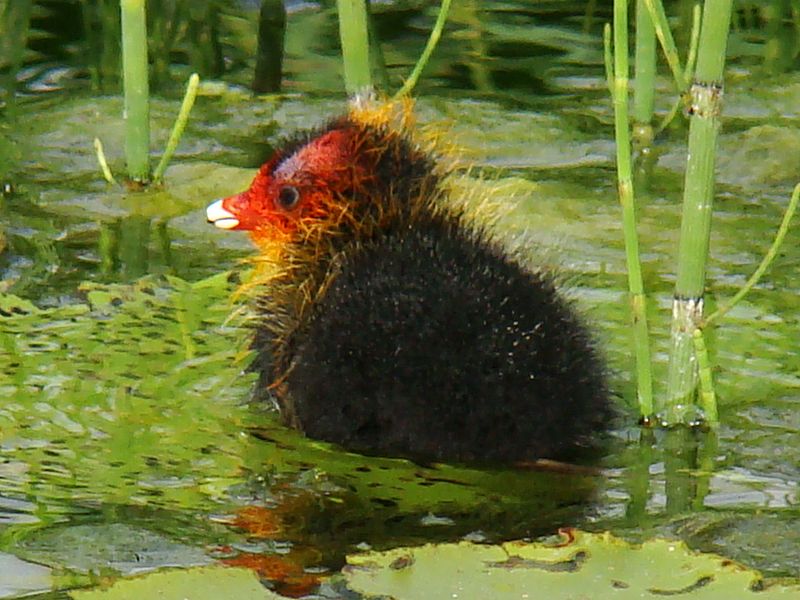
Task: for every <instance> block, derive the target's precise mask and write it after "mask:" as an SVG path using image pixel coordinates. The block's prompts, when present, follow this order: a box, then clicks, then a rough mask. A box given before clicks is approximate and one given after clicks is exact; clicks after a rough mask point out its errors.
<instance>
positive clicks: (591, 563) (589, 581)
mask: <svg viewBox="0 0 800 600" xmlns="http://www.w3.org/2000/svg"><path fill="white" fill-rule="evenodd" d="M347 560H348V563H349V564H348V566H347V567H345V569H344V574H345V577H346V579H347V582H348V585H349V587H350V588H351V589H353V590H355V591H357V592H359V593H362V594H365V595H370V596H372V595H379V596H381V597H390V598H393V599H395V600H404V599H416V598H458V599H459V600H469V599H473V598H474V599H476V600H482V599H485V598H494V599H498V600H502V599H504V598H548V600H560V599H564V600H567V599H570V600H575V599H583V598H586V599H588V598H591V599H592V600H604V599H606V598H609V599H611V598H613V599H614V600H624V599H627V598H630V599H633V598H639V599H641V598H654V599H655V598H663V597H664V596H670V597H676V598H692V599H704V600H716V599H718V600H731V599H733V598H736V599H737V600H741V599H743V598H749V597H752V598H754V599H760V600H768V599H771V598H778V597H780V598H798V597H800V585H795V586H790V587H787V586H770V587H766V586H765V584H764V581H763V579H762V578H761V576H760V575H759V574H758V572H756V571H753V570H750V569H747V568H745V567H743V566H742V565H740V564H737V563H735V562H733V561H731V560H729V559H726V558H723V557H721V556H717V555H714V554H701V553H697V552H693V551H691V550H689V549H688V548H687V547H686V545H685V544H683V543H682V542H673V541H667V540H658V539H657V540H651V541H648V542H646V543H644V544H641V545H635V544H629V543H628V542H625V541H623V540H620V539H618V538H615V537H613V536H612V535H611V534H609V533H605V534H591V533H585V532H579V531H572V530H570V531H564V532H563V533H562V540H561V541H560V542H558V543H556V544H554V545H553V544H541V543H539V544H534V543H526V542H509V543H506V544H502V545H495V546H487V545H478V544H471V543H460V544H441V545H432V544H429V545H426V546H422V547H419V548H398V549H395V550H390V551H387V552H372V553H367V554H359V555H354V556H349V557H348V559H347ZM765 588H766V589H765ZM756 592H757V593H756Z"/></svg>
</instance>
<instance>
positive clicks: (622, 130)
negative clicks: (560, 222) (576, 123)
mask: <svg viewBox="0 0 800 600" xmlns="http://www.w3.org/2000/svg"><path fill="white" fill-rule="evenodd" d="M627 4H628V3H627V0H614V65H613V69H612V70H613V90H614V91H613V94H612V98H613V101H614V131H615V136H616V142H617V179H618V187H619V200H620V204H621V206H622V223H623V231H624V236H625V258H626V262H627V267H628V290H629V294H630V303H631V318H632V321H633V344H634V354H635V357H636V384H637V397H638V401H639V411H640V413H641V415H642V417H644V418H645V419H647V418H649V417H650V416H651V415H652V414H653V380H652V373H651V361H650V343H649V339H648V327H647V311H646V308H647V307H646V299H645V295H644V283H643V280H642V268H641V263H640V260H639V239H638V236H637V233H636V211H635V205H634V189H633V170H632V160H631V142H630V132H629V120H628V72H629V65H628V6H627ZM603 37H604V40H605V42H606V55H608V54H610V52H611V51H610V49H609V48H608V46H609V44H610V37H611V36H610V33H609V32H608V25H606V32H605V34H604V36H603Z"/></svg>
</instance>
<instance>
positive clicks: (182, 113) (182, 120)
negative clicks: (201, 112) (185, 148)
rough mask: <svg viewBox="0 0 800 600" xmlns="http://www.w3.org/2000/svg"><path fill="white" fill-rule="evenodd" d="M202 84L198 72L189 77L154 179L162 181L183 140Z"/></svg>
mask: <svg viewBox="0 0 800 600" xmlns="http://www.w3.org/2000/svg"><path fill="white" fill-rule="evenodd" d="M198 85H200V77H199V76H198V75H197V73H192V76H191V77H189V84H188V85H187V86H186V93H185V94H184V96H183V102H181V108H180V110H179V111H178V118H177V119H175V125H173V126H172V133H170V134H169V139H168V140H167V147H166V148H165V149H164V154H163V155H161V160H160V161H159V162H158V166H157V167H156V170H155V172H154V173H153V181H155V182H156V183H158V182H160V181H161V179H162V177H163V176H164V171H166V170H167V165H168V164H169V161H170V159H171V158H172V155H173V154H175V149H176V148H177V147H178V143H179V142H180V141H181V136H182V135H183V130H184V129H185V128H186V123H187V122H188V121H189V113H190V112H192V107H193V106H194V101H195V98H197V86H198Z"/></svg>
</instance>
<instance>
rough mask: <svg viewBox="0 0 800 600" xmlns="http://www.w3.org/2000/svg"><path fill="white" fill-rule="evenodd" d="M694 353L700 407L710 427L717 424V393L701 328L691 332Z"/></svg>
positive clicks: (714, 426)
mask: <svg viewBox="0 0 800 600" xmlns="http://www.w3.org/2000/svg"><path fill="white" fill-rule="evenodd" d="M692 342H693V343H694V354H695V357H697V371H698V375H699V379H700V407H701V408H702V409H703V418H704V419H705V421H706V423H708V424H709V425H711V427H713V428H716V427H718V426H719V411H718V410H717V394H716V392H715V391H714V378H713V376H712V375H711V362H710V361H709V360H708V349H707V348H706V340H705V338H704V337H703V330H702V329H699V328H698V329H695V330H694V331H693V332H692Z"/></svg>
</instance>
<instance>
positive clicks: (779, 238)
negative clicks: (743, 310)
mask: <svg viewBox="0 0 800 600" xmlns="http://www.w3.org/2000/svg"><path fill="white" fill-rule="evenodd" d="M798 199H800V183H799V184H797V185H796V186H795V187H794V192H792V198H791V199H790V200H789V205H788V206H787V207H786V212H785V213H784V214H783V220H782V221H781V225H780V227H779V228H778V232H777V233H776V234H775V239H774V240H773V241H772V245H771V246H770V248H769V250H768V251H767V253H766V254H765V255H764V258H763V259H762V260H761V263H760V264H759V265H758V268H757V269H756V270H755V271H754V272H753V274H752V275H751V276H750V277H749V279H748V280H747V282H745V284H744V285H743V286H742V289H740V290H739V291H738V292H736V294H735V295H734V296H733V298H731V299H730V300H729V301H728V302H727V303H726V304H724V305H723V306H720V307H719V308H718V309H717V310H716V311H714V313H712V314H710V315H709V316H708V317H706V318H705V320H704V321H703V322H702V324H701V326H702V327H703V328H705V327H708V326H710V325H713V324H714V323H715V322H716V321H719V320H720V319H721V318H722V317H724V316H725V315H726V314H727V313H728V312H729V311H730V310H731V309H732V308H733V307H734V306H736V305H737V304H738V303H739V301H740V300H741V299H742V298H744V297H745V296H746V295H747V293H748V292H749V291H750V290H751V289H753V287H754V286H755V285H756V284H757V283H758V282H759V280H760V279H761V277H762V275H764V273H765V272H766V270H767V269H768V268H769V266H770V265H771V264H772V261H773V260H775V257H776V256H777V255H778V250H780V247H781V245H782V244H783V239H784V238H785V237H786V233H787V232H788V231H789V224H790V223H791V222H792V217H794V213H795V211H796V210H797V204H798Z"/></svg>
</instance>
